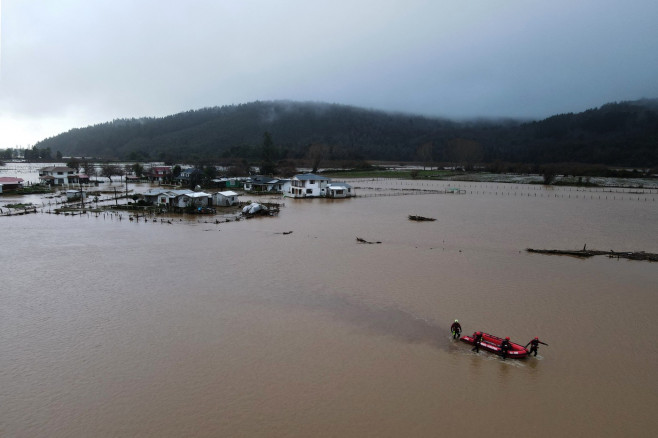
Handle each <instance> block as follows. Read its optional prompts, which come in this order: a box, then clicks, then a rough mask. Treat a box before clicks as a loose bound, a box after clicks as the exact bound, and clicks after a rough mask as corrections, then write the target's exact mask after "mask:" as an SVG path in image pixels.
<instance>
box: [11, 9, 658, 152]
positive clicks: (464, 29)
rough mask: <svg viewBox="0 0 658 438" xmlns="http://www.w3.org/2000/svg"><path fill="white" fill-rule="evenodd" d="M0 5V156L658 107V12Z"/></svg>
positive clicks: (623, 10) (634, 10) (638, 10)
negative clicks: (180, 116) (277, 124)
mask: <svg viewBox="0 0 658 438" xmlns="http://www.w3.org/2000/svg"><path fill="white" fill-rule="evenodd" d="M0 1H1V0H0ZM0 8H1V13H2V21H1V26H2V27H1V28H0V35H1V37H2V40H1V46H0V47H1V52H0V66H1V70H0V72H1V79H0V148H7V147H16V146H22V147H28V146H31V145H33V144H34V143H35V142H37V141H39V140H41V139H43V138H46V137H49V136H52V135H56V134H58V133H60V132H64V131H67V130H69V129H71V128H78V127H84V126H87V125H90V124H95V123H101V122H105V121H110V120H112V119H116V118H127V117H143V116H164V115H168V114H173V113H177V112H181V111H187V110H190V109H198V108H202V107H210V106H221V105H229V104H239V103H246V102H251V101H254V100H274V99H289V100H300V101H318V102H329V103H341V104H348V105H356V106H361V107H366V108H373V109H383V110H391V111H401V112H410V113H415V114H424V115H432V116H442V117H449V118H464V117H523V118H543V117H547V116H550V115H553V114H557V113H564V112H579V111H583V110H585V109H588V108H593V107H597V106H600V105H602V104H605V103H607V102H611V101H620V100H634V99H639V98H642V97H658V1H656V0H623V1H622V0H578V1H574V0H568V1H567V0H551V1H546V0H536V1H535V0H429V1H420V0H403V1H394V0H327V1H325V0H306V1H297V0H272V1H265V0H233V1H229V0H208V1H206V0H187V1H180V0H177V1H170V0H153V1H152V0H4V1H2V2H1V3H0Z"/></svg>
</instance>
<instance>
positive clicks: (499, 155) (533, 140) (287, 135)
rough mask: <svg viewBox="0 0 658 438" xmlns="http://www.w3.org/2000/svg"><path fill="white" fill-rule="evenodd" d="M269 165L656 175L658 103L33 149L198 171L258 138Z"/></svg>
mask: <svg viewBox="0 0 658 438" xmlns="http://www.w3.org/2000/svg"><path fill="white" fill-rule="evenodd" d="M265 132H269V133H270V134H271V138H272V139H273V141H274V145H275V150H276V157H275V158H276V159H278V160H281V159H293V160H294V159H300V158H304V157H306V156H308V154H309V150H311V149H312V146H313V145H323V146H324V148H325V149H326V150H327V151H328V153H327V156H326V159H333V160H353V159H367V160H387V161H433V162H450V161H451V162H480V163H482V162H493V161H497V160H501V161H507V162H523V163H534V164H542V163H551V162H580V163H596V164H605V165H619V166H644V167H651V166H656V165H658V100H656V99H653V100H640V101H633V102H620V103H611V104H607V105H604V106H602V107H600V108H596V109H591V110H587V111H585V112H582V113H577V114H573V113H568V114H560V115H556V116H553V117H549V118H547V119H544V120H540V121H533V122H522V121H514V120H505V121H469V122H457V121H450V120H447V119H439V118H430V117H422V116H417V115H409V114H401V113H387V112H383V111H375V110H367V109H363V108H357V107H352V106H345V105H337V104H326V103H308V102H306V103H300V102H287V101H274V102H252V103H247V104H242V105H231V106H223V107H214V108H204V109H200V110H195V111H187V112H183V113H179V114H175V115H171V116H167V117H162V118H143V119H121V120H114V121H112V122H107V123H102V124H99V125H94V126H90V127H86V128H80V129H73V130H71V131H68V132H66V133H62V134H60V135H57V136H55V137H52V138H48V139H46V140H43V141H41V142H39V143H38V144H37V145H35V147H36V148H39V149H45V148H49V149H50V150H51V151H52V153H53V154H54V153H55V152H57V151H58V152H61V153H62V154H63V155H65V156H69V155H70V156H85V157H99V158H107V159H117V160H131V161H132V160H134V161H137V160H163V161H168V162H196V161H213V162H221V161H222V160H228V159H234V158H240V159H242V158H244V159H247V160H258V159H259V158H260V153H261V147H262V143H263V134H264V133H265Z"/></svg>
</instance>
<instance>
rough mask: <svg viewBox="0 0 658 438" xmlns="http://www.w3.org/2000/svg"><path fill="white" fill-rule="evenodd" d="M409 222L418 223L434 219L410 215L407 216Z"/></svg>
mask: <svg viewBox="0 0 658 438" xmlns="http://www.w3.org/2000/svg"><path fill="white" fill-rule="evenodd" d="M409 220H410V221H420V222H422V221H435V220H436V219H434V218H433V217H424V216H416V215H413V214H410V215H409Z"/></svg>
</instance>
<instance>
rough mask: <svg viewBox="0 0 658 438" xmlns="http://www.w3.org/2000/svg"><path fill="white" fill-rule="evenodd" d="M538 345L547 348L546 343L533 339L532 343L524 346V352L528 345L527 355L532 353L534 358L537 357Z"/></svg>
mask: <svg viewBox="0 0 658 438" xmlns="http://www.w3.org/2000/svg"><path fill="white" fill-rule="evenodd" d="M539 344H543V345H546V346H548V344H547V343H545V342H542V341H540V340H539V338H535V339H533V340H532V341H530V342H528V343H527V344H525V348H526V350H527V349H528V345H530V350H528V355H530V354H532V353H533V352H534V353H535V357H537V350H538V349H539Z"/></svg>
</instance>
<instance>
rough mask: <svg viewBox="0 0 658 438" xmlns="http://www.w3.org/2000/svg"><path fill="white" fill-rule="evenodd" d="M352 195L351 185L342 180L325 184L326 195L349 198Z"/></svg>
mask: <svg viewBox="0 0 658 438" xmlns="http://www.w3.org/2000/svg"><path fill="white" fill-rule="evenodd" d="M352 196H354V190H353V189H352V186H351V185H349V184H347V183H344V182H332V183H330V184H329V185H327V197H329V198H350V197H352Z"/></svg>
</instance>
